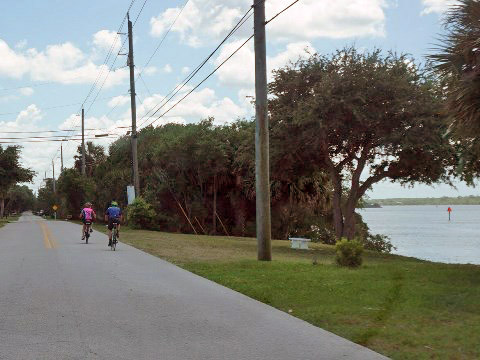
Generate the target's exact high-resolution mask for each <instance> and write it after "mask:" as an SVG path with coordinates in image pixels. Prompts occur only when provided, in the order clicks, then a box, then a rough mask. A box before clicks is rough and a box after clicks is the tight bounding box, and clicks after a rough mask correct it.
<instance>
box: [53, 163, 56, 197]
mask: <svg viewBox="0 0 480 360" xmlns="http://www.w3.org/2000/svg"><path fill="white" fill-rule="evenodd" d="M52 179H53V193H54V194H55V193H56V192H57V191H56V189H55V162H54V161H53V160H52Z"/></svg>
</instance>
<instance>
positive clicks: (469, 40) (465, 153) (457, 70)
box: [430, 0, 480, 183]
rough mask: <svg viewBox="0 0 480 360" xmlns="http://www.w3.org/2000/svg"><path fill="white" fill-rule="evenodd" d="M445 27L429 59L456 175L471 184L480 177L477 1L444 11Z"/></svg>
mask: <svg viewBox="0 0 480 360" xmlns="http://www.w3.org/2000/svg"><path fill="white" fill-rule="evenodd" d="M444 27H445V34H444V35H443V36H442V41H441V43H440V45H439V46H438V48H437V49H436V53H435V54H432V55H431V56H430V59H431V60H432V61H433V64H434V66H435V70H436V72H437V74H439V75H440V78H441V79H442V81H443V83H444V87H443V90H444V95H445V97H446V103H445V107H444V109H443V110H444V112H445V114H447V115H448V117H449V125H450V127H449V130H450V131H451V133H452V137H453V138H454V139H455V140H456V147H457V150H458V152H459V154H460V162H459V167H458V173H459V175H460V176H461V178H462V179H463V180H466V181H467V182H468V183H473V182H474V180H475V178H477V177H478V176H479V175H480V137H479V136H478V134H479V132H480V71H479V70H480V67H479V66H480V65H479V62H478V58H479V55H480V48H479V44H478V39H480V2H478V1H476V0H459V1H458V4H456V5H455V6H452V7H451V8H450V10H449V11H448V12H447V14H446V17H445V19H444Z"/></svg>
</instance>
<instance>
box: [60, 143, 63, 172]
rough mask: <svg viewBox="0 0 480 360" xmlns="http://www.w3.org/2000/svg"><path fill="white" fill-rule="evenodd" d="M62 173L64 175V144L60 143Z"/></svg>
mask: <svg viewBox="0 0 480 360" xmlns="http://www.w3.org/2000/svg"><path fill="white" fill-rule="evenodd" d="M60 161H61V163H60V173H63V143H60Z"/></svg>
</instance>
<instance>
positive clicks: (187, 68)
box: [182, 66, 190, 74]
mask: <svg viewBox="0 0 480 360" xmlns="http://www.w3.org/2000/svg"><path fill="white" fill-rule="evenodd" d="M188 72H190V68H189V67H188V66H184V67H183V68H182V74H186V73H188Z"/></svg>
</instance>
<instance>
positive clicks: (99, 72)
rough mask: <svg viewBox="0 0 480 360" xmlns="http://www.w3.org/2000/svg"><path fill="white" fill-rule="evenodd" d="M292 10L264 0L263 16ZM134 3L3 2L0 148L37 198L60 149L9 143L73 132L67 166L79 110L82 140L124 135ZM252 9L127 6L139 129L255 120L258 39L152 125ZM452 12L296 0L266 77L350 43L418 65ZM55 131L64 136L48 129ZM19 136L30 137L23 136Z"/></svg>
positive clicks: (283, 19)
mask: <svg viewBox="0 0 480 360" xmlns="http://www.w3.org/2000/svg"><path fill="white" fill-rule="evenodd" d="M291 2H292V0H266V13H267V16H266V17H267V19H269V18H270V17H272V16H273V15H275V14H276V13H278V12H279V11H280V10H282V9H284V8H285V7H286V6H288V5H289V4H290V3H291ZM130 3H131V0H102V1H93V0H84V1H72V0H43V1H41V2H40V1H37V0H23V1H14V0H2V1H1V2H0V13H1V14H2V21H1V22H0V137H1V138H2V140H0V141H3V142H5V141H11V142H15V141H19V142H20V141H22V146H23V151H22V164H23V165H24V166H27V167H30V168H32V169H33V170H35V171H36V172H37V176H36V178H35V180H34V183H33V184H31V185H30V186H31V187H32V189H34V190H37V189H38V187H39V186H40V185H41V184H42V180H43V178H44V176H45V172H47V177H51V176H52V175H51V174H52V167H53V166H52V159H53V162H54V166H55V169H56V174H58V170H59V168H60V151H59V150H60V142H43V140H42V139H41V138H38V139H36V141H37V142H35V143H31V142H28V143H27V142H24V141H25V140H24V139H5V138H18V137H20V138H21V137H23V138H25V137H27V136H52V135H55V136H58V138H57V139H63V138H65V136H66V135H68V136H66V138H67V139H69V141H66V142H63V155H64V166H65V167H71V166H72V165H73V162H74V159H73V156H74V154H75V153H76V149H77V147H78V145H79V144H80V142H79V141H78V138H79V136H78V135H79V134H80V132H79V129H80V128H79V126H80V116H79V114H80V109H81V105H82V103H84V108H85V114H86V116H85V128H86V129H93V130H87V131H86V136H87V138H92V137H94V135H95V134H109V135H110V138H103V139H102V138H96V139H94V142H95V143H98V144H102V145H105V146H108V144H109V143H110V142H112V141H114V139H115V136H119V135H123V134H125V133H126V131H127V129H126V128H125V127H126V126H128V125H129V124H130V123H131V118H130V116H131V113H130V96H129V93H128V91H129V73H128V68H127V67H126V56H125V55H123V54H124V53H126V52H127V49H126V48H125V47H123V48H122V43H124V42H125V40H126V37H125V35H124V34H122V33H126V32H127V27H126V23H124V24H123V27H120V25H121V24H122V20H123V19H124V16H125V13H126V11H127V9H128V7H129V5H130ZM251 3H252V0H189V1H187V2H186V1H185V0H181V1H178V0H169V1H159V0H147V1H145V0H135V1H134V2H133V5H132V7H131V9H130V17H131V19H132V21H135V20H136V22H135V25H134V28H133V34H134V36H133V39H134V44H133V47H134V63H135V72H136V77H137V81H136V93H137V99H136V101H137V119H138V120H137V124H138V126H139V128H142V127H144V126H147V125H150V124H153V125H155V126H157V125H161V124H165V123H167V122H177V123H190V122H198V121H200V120H201V119H205V118H207V117H210V116H213V117H214V118H215V123H217V124H224V123H228V122H231V121H234V120H236V119H238V118H251V117H252V115H253V109H252V105H251V102H250V101H251V96H252V95H254V53H253V42H250V43H248V45H247V46H245V47H243V48H242V49H241V50H240V51H239V52H238V53H236V55H235V56H234V57H232V58H231V59H230V60H229V61H228V62H226V63H225V65H224V66H223V67H222V68H220V70H219V71H218V72H216V73H215V75H213V76H212V77H211V78H209V79H208V80H207V81H206V82H205V83H203V84H202V85H201V86H200V87H199V88H198V89H196V90H195V91H193V92H192V93H191V95H190V96H188V97H187V98H186V99H185V100H184V101H183V102H182V103H180V104H179V105H178V106H176V107H175V108H174V109H172V110H171V111H170V112H169V113H168V114H167V115H166V116H165V117H163V118H158V119H157V117H149V114H150V113H151V112H152V111H151V110H152V109H154V108H155V106H156V105H157V104H159V103H161V101H162V99H163V98H164V96H165V95H167V94H168V93H169V92H170V91H171V90H172V89H174V88H175V87H176V86H177V84H178V83H179V82H181V81H182V80H183V79H184V78H185V77H186V76H187V75H188V74H189V73H190V72H191V71H192V70H193V69H195V68H196V67H197V65H199V64H200V63H201V61H203V60H204V58H205V57H206V56H207V55H208V54H209V53H210V52H211V51H212V50H213V49H214V48H215V47H216V46H217V45H218V44H219V43H220V41H221V40H222V39H223V38H224V37H225V35H226V34H227V33H228V32H229V31H230V30H231V29H232V28H233V27H234V26H235V24H236V23H237V22H238V21H239V19H240V18H241V17H242V16H243V15H244V14H245V13H246V12H247V11H248V9H249V7H250V5H251ZM454 3H455V0H336V1H331V0H300V1H299V2H298V3H296V4H295V5H294V6H292V7H291V8H290V9H288V10H287V11H285V12H284V13H283V14H281V15H280V16H279V17H277V18H276V19H275V20H273V21H272V22H271V23H269V24H268V26H267V57H268V69H269V77H270V76H271V75H270V71H271V70H272V69H276V68H279V67H282V66H284V65H286V64H287V63H288V62H289V61H295V60H297V59H299V58H302V57H307V56H309V54H311V53H314V52H318V53H323V54H328V53H331V52H333V51H335V50H336V49H340V48H343V47H345V46H351V45H355V46H356V47H357V48H359V49H362V50H363V49H365V50H371V49H374V48H380V49H384V50H386V51H388V50H393V51H396V52H398V53H408V54H410V55H411V56H412V57H413V58H414V59H415V60H416V61H419V62H423V61H424V57H425V55H427V54H429V53H431V51H432V48H434V47H435V44H436V43H437V42H438V40H437V39H438V38H439V35H440V34H441V33H442V16H443V14H444V13H445V11H446V10H447V9H448V7H449V6H450V5H452V4H454ZM185 4H186V5H185ZM182 8H183V10H182ZM175 19H177V20H176V22H175V23H174V25H173V26H172V23H173V22H174V20H175ZM170 27H171V31H170V32H168V29H169V28H170ZM252 28H253V18H248V20H247V21H246V22H245V24H244V25H243V26H242V27H241V28H240V29H239V30H238V31H237V32H236V33H235V34H234V35H233V36H232V37H231V38H230V39H229V40H228V41H227V42H226V43H225V44H224V46H223V47H221V48H220V49H219V51H218V52H217V53H215V54H214V56H213V57H212V58H211V59H209V61H208V63H207V64H206V66H205V67H204V68H203V69H202V70H201V71H200V72H199V73H198V74H197V75H196V76H195V77H194V78H193V79H192V81H191V82H190V83H189V84H188V85H187V86H186V87H185V88H183V89H182V90H181V91H180V92H179V93H178V95H177V96H176V97H174V98H173V99H172V101H171V102H169V103H167V104H166V105H165V107H163V108H162V109H161V110H160V111H159V112H158V113H157V115H160V114H161V113H163V112H164V111H165V110H168V109H169V108H170V107H171V106H172V105H174V104H175V103H176V100H177V99H179V98H181V97H182V96H183V95H184V94H185V93H186V92H187V91H190V90H191V89H192V88H193V86H195V85H196V84H197V83H199V82H200V81H201V80H203V78H204V77H205V76H206V75H208V73H210V72H211V71H212V70H213V69H214V68H215V67H216V66H218V65H219V64H220V63H221V62H222V61H223V60H224V59H225V58H227V57H228V56H229V55H230V54H231V53H232V52H233V51H234V50H235V49H236V48H238V46H239V45H240V44H242V43H243V42H244V41H245V39H246V38H248V37H249V36H250V35H251V34H252V32H253V30H252ZM119 29H120V31H119ZM117 32H120V33H121V34H117ZM167 32H168V34H167ZM162 39H163V41H162ZM127 44H128V43H127ZM156 49H157V50H156ZM110 50H112V51H111V52H110ZM155 50H156V51H155ZM109 53H110V54H111V55H110V56H109ZM117 54H120V55H117ZM139 74H140V76H139ZM95 129H96V130H95ZM52 130H55V131H60V130H70V131H68V132H55V133H53V132H44V131H52ZM25 131H32V132H33V131H36V132H37V133H20V132H25ZM2 145H3V146H6V145H8V144H2ZM477 193H478V192H477V190H476V189H474V188H470V187H467V186H466V185H464V184H462V183H458V182H457V183H456V188H452V187H450V186H447V185H439V186H436V187H428V186H424V185H416V186H415V187H413V188H404V187H401V186H400V185H398V184H393V183H390V182H383V183H379V184H376V185H374V187H373V189H372V191H370V192H369V194H368V195H369V196H370V197H371V198H391V197H427V196H428V197H437V196H460V195H471V194H477Z"/></svg>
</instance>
